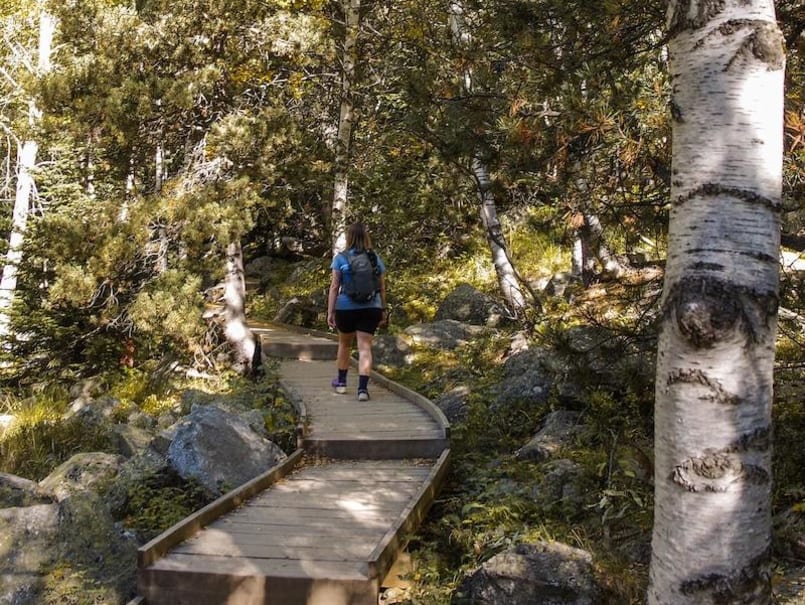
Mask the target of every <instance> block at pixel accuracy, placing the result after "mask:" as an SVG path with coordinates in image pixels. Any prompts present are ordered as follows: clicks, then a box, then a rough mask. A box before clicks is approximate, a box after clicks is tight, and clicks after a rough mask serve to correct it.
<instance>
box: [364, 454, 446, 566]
mask: <svg viewBox="0 0 805 605" xmlns="http://www.w3.org/2000/svg"><path fill="white" fill-rule="evenodd" d="M449 465H450V450H449V449H446V450H444V451H443V452H442V454H441V456H439V459H438V460H437V461H436V463H435V464H434V466H433V468H432V469H431V472H430V475H429V476H428V478H427V479H426V480H425V481H424V482H423V483H422V487H421V488H420V490H419V492H418V493H417V494H416V495H415V496H414V497H413V498H411V502H410V503H409V504H408V506H407V507H406V508H405V510H403V512H402V513H401V514H400V516H399V518H398V520H397V522H396V523H395V524H394V526H393V527H391V529H389V530H388V532H386V535H385V536H384V537H383V539H382V540H381V541H380V543H379V544H378V545H377V546H376V547H375V549H374V551H373V552H372V554H371V555H370V556H369V561H368V564H369V577H370V578H377V579H378V580H383V578H384V577H385V575H386V574H387V573H388V571H389V570H390V569H391V566H392V564H393V563H394V559H395V558H396V555H397V553H398V552H399V551H400V550H402V547H403V544H404V542H405V541H406V539H407V537H406V534H408V533H409V532H411V531H412V530H413V529H414V528H416V527H417V526H419V524H420V523H421V522H422V520H423V519H424V518H425V515H426V514H427V512H428V510H429V509H430V506H431V504H433V500H434V496H435V494H437V493H438V492H439V490H440V489H441V487H442V484H443V483H444V481H445V479H446V478H447V471H448V468H449Z"/></svg>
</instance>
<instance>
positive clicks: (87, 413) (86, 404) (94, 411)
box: [64, 396, 120, 425]
mask: <svg viewBox="0 0 805 605" xmlns="http://www.w3.org/2000/svg"><path fill="white" fill-rule="evenodd" d="M119 407H120V400H119V399H116V398H114V397H109V396H103V397H98V398H97V399H88V398H85V397H79V398H78V399H75V400H74V401H72V402H71V403H70V407H69V408H68V409H67V412H66V413H65V414H64V418H65V420H70V419H78V420H80V421H81V422H84V423H86V424H93V425H98V424H103V423H105V422H106V421H108V420H109V419H110V418H111V417H112V415H113V414H114V413H115V411H116V410H117V409H118V408H119Z"/></svg>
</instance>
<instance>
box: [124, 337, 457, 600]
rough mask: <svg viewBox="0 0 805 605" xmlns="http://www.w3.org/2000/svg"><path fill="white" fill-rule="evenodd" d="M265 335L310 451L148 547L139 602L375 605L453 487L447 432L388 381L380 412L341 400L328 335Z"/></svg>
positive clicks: (349, 398)
mask: <svg viewBox="0 0 805 605" xmlns="http://www.w3.org/2000/svg"><path fill="white" fill-rule="evenodd" d="M258 331H259V332H260V333H261V337H262V339H263V342H264V347H263V348H264V351H265V352H266V353H267V354H271V355H275V356H279V357H283V358H285V359H284V360H283V361H282V362H281V365H280V375H281V377H282V385H283V388H284V389H285V390H286V392H287V393H288V394H289V396H290V397H291V399H292V400H293V401H294V402H295V404H296V405H297V407H298V409H299V411H300V415H301V417H302V423H301V425H300V428H299V439H298V441H299V446H300V447H299V449H298V450H297V451H296V452H294V454H293V455H292V456H289V458H288V459H287V460H286V461H285V462H283V463H282V464H281V465H278V466H277V467H275V468H272V469H268V470H267V472H266V473H265V474H264V475H261V476H260V477H257V478H255V479H253V480H252V481H250V482H249V483H247V484H245V485H243V486H240V487H239V488H237V489H236V490H234V491H232V492H230V493H229V494H226V495H225V496H223V497H222V498H220V499H219V500H217V501H215V502H213V503H212V504H210V505H209V506H207V507H205V508H204V509H202V510H201V511H198V512H197V513H195V514H194V515H192V516H191V517H188V518H187V519H185V520H183V521H182V522H180V523H179V524H177V525H176V526H174V527H172V528H171V529H169V530H168V531H166V532H165V533H163V534H162V535H161V536H159V537H157V538H155V539H154V540H152V541H151V542H149V543H148V544H146V545H145V546H143V547H142V548H141V549H140V551H139V561H138V588H139V592H140V595H141V597H139V598H138V600H139V602H140V603H147V604H148V605H168V604H170V605H183V604H187V605H213V604H227V605H229V604H231V605H241V604H243V605H258V604H260V605H376V604H377V602H378V594H379V590H380V585H381V582H382V580H383V578H384V577H385V575H386V574H387V573H388V571H389V569H390V567H391V565H392V563H393V562H394V560H395V558H396V556H397V554H398V553H399V551H400V549H401V548H402V547H403V546H404V542H405V539H406V535H407V534H410V532H411V531H413V530H415V529H416V527H417V526H418V525H419V524H420V523H421V521H422V518H423V517H424V515H425V513H426V512H427V510H428V508H429V507H430V505H431V503H432V502H433V499H434V497H435V494H436V493H437V491H438V489H439V488H440V486H441V483H442V482H443V480H444V477H445V474H446V471H447V464H448V460H449V454H450V450H449V440H448V438H449V427H448V425H447V421H446V420H445V418H444V416H443V415H442V414H441V413H440V412H439V411H438V409H437V408H435V407H434V406H433V404H432V403H431V402H430V401H428V400H427V399H425V398H423V397H421V396H420V395H418V394H416V393H414V392H412V391H409V390H407V389H405V388H404V387H401V386H400V385H397V384H396V383H393V382H391V381H388V380H387V379H385V378H383V377H382V376H380V375H378V374H374V375H373V380H372V382H371V383H370V392H371V394H372V400H371V401H368V402H359V401H357V398H356V396H355V393H353V392H352V391H350V392H349V394H346V395H337V394H335V393H333V391H332V389H331V388H330V386H329V383H330V380H331V379H332V376H333V375H334V367H335V366H334V363H333V359H334V357H335V348H336V347H335V343H334V342H333V340H332V339H331V338H328V337H327V336H326V335H322V334H304V333H300V332H299V331H297V330H294V329H291V328H288V327H284V326H266V327H263V328H262V329H259V330H258ZM351 374H353V375H354V374H356V372H351ZM351 378H352V379H353V383H354V380H355V377H354V376H351Z"/></svg>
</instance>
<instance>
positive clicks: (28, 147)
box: [0, 9, 56, 341]
mask: <svg viewBox="0 0 805 605" xmlns="http://www.w3.org/2000/svg"><path fill="white" fill-rule="evenodd" d="M55 31H56V21H55V19H54V18H53V16H52V15H50V14H49V13H47V12H46V11H45V10H44V9H42V10H41V11H40V14H39V49H38V53H39V56H38V62H37V71H38V75H44V74H46V73H47V72H48V71H50V55H51V48H52V46H53V36H54V34H55ZM40 120H41V112H40V111H39V109H38V108H37V106H36V103H35V102H34V101H33V100H32V101H31V103H30V111H29V123H30V125H31V126H32V127H35V126H36V124H37V123H38V122H39V121H40ZM38 150H39V145H38V143H37V142H36V141H35V140H33V139H30V140H27V141H25V142H24V143H23V144H22V146H21V147H20V149H19V153H18V159H17V187H16V193H15V197H14V210H13V216H12V222H11V233H10V235H9V241H8V252H7V253H6V262H5V265H4V266H3V275H2V277H1V278H0V340H2V341H5V340H6V339H7V338H8V337H9V333H10V327H9V323H10V319H9V312H10V309H11V305H12V304H13V302H14V295H15V292H16V289H17V274H18V272H19V266H20V263H21V262H22V245H23V242H24V241H25V232H26V230H27V228H28V214H29V210H30V207H31V199H32V196H33V194H34V191H35V187H36V185H35V183H34V177H33V171H34V169H35V167H36V154H37V152H38Z"/></svg>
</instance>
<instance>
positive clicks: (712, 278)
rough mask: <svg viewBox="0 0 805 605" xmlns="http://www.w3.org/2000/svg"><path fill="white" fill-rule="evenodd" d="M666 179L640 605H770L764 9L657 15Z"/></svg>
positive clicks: (778, 47)
mask: <svg viewBox="0 0 805 605" xmlns="http://www.w3.org/2000/svg"><path fill="white" fill-rule="evenodd" d="M668 15H669V29H670V32H669V33H670V38H669V39H670V42H669V52H670V69H671V78H672V82H673V83H674V96H673V99H672V101H671V102H672V115H673V117H674V125H673V127H674V129H673V150H672V155H673V175H674V176H673V180H672V185H671V202H672V210H671V216H670V224H669V234H668V238H669V241H668V262H667V267H666V276H665V288H664V291H663V300H662V309H663V315H662V318H663V319H662V329H661V334H660V339H659V343H658V359H657V375H656V404H655V510H654V534H653V540H652V557H651V567H650V574H649V575H650V585H649V591H648V602H649V604H650V605H694V604H695V605H702V604H705V605H715V604H719V605H730V604H735V605H737V604H739V603H740V604H753V605H754V604H758V605H766V604H768V603H771V570H770V555H771V510H770V508H771V477H772V473H771V429H770V426H771V401H772V378H773V365H774V347H775V335H776V323H777V305H778V302H779V295H778V287H779V286H778V280H779V277H778V273H779V269H778V259H779V251H780V235H779V232H780V216H779V215H780V208H781V189H782V156H783V140H782V132H783V128H782V123H783V119H782V118H783V114H782V110H783V71H784V63H785V55H784V51H783V44H782V36H781V34H780V31H779V29H778V28H777V25H776V23H775V17H774V5H773V2H772V1H771V0H746V1H742V2H735V3H714V2H697V1H693V2H691V1H686V2H681V1H679V2H677V1H671V2H670V6H669V11H668Z"/></svg>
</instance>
